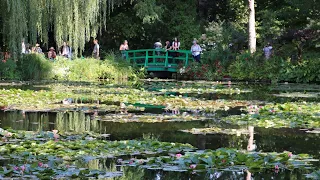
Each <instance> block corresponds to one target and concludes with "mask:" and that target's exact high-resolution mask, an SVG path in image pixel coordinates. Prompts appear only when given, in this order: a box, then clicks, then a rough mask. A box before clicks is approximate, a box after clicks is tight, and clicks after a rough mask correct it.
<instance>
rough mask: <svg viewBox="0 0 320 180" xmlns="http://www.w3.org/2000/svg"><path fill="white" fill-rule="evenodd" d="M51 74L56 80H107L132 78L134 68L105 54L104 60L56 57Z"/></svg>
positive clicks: (134, 76) (134, 75)
mask: <svg viewBox="0 0 320 180" xmlns="http://www.w3.org/2000/svg"><path fill="white" fill-rule="evenodd" d="M53 66H54V67H53V76H54V78H55V79H58V80H70V81H95V80H99V79H104V80H109V81H121V80H134V79H137V78H138V77H137V76H136V73H135V70H134V69H133V68H132V67H131V66H130V65H129V64H128V63H127V62H126V61H124V60H122V59H117V58H115V57H114V56H112V55H110V56H107V58H106V59H105V60H96V59H92V58H88V59H74V60H71V61H70V60H68V59H65V58H58V59H57V60H56V61H55V62H54V63H53Z"/></svg>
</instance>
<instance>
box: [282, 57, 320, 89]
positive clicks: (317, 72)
mask: <svg viewBox="0 0 320 180" xmlns="http://www.w3.org/2000/svg"><path fill="white" fill-rule="evenodd" d="M306 57H308V56H306ZM319 67H320V58H319V56H309V57H308V58H307V59H303V60H301V61H299V62H297V63H296V64H293V63H291V62H290V60H289V59H288V61H286V62H285V63H283V65H282V67H281V71H280V77H279V79H280V80H281V81H290V82H304V83H308V82H320V68H319Z"/></svg>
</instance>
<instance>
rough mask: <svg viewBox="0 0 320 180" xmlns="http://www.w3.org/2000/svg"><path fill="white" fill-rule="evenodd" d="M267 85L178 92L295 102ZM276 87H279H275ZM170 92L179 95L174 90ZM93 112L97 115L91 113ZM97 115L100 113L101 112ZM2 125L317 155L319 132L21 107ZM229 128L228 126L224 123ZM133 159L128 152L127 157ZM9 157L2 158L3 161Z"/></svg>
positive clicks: (124, 179) (99, 165)
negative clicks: (236, 131) (205, 131)
mask: <svg viewBox="0 0 320 180" xmlns="http://www.w3.org/2000/svg"><path fill="white" fill-rule="evenodd" d="M268 91H269V90H268V88H265V87H258V88H255V90H254V91H253V92H252V93H243V94H233V95H222V94H212V93H211V94H210V93H208V94H182V96H189V97H190V96H192V97H197V98H204V99H234V100H264V101H274V102H287V101H296V100H297V99H299V98H295V97H293V98H292V97H281V98H279V97H275V96H273V95H272V93H275V91H272V93H271V92H268ZM277 91H279V90H277ZM174 95H180V94H178V93H175V94H174ZM304 100H307V101H318V100H319V99H317V98H313V99H312V98H309V99H304ZM145 112H150V113H153V114H155V113H157V114H162V113H163V109H146V111H145ZM239 113H240V107H237V108H234V109H231V110H230V111H228V112H225V111H220V112H216V114H217V116H226V115H230V114H239ZM95 115H97V114H95ZM99 115H101V114H100V112H99ZM0 122H1V126H0V127H2V128H3V127H12V128H14V129H17V130H27V131H50V130H53V129H57V130H59V131H60V132H76V133H83V132H86V131H91V132H96V133H101V134H111V136H110V139H111V140H127V139H143V138H145V137H146V136H149V137H153V138H154V137H155V138H157V139H158V140H160V141H168V142H180V143H190V144H192V145H193V146H196V147H197V148H199V149H201V150H204V149H217V148H222V147H228V148H236V149H243V150H248V151H263V152H283V151H291V152H293V153H294V154H298V153H308V154H311V155H313V156H314V157H315V158H320V154H319V147H320V141H319V134H308V133H306V132H305V131H301V130H299V129H290V128H282V129H272V128H270V129H267V128H258V127H253V126H248V127H247V128H248V131H249V134H248V135H240V136H237V135H226V134H213V135H202V134H197V135H194V134H189V133H183V132H180V131H178V130H182V129H192V128H206V127H225V124H223V123H221V122H218V121H217V120H215V119H210V120H206V121H184V122H159V123H157V122H156V123H144V122H128V123H119V122H106V121H99V120H96V119H95V118H92V114H89V113H85V112H83V111H65V112H24V111H0ZM228 127H229V128H230V125H228ZM126 158H131V157H126ZM6 163H8V162H7V161H0V165H1V164H6ZM73 165H75V166H77V167H86V168H90V169H98V170H105V171H108V172H117V171H122V172H124V174H123V176H121V177H115V178H113V179H115V180H141V179H145V180H149V179H152V180H175V179H177V180H178V179H179V180H180V179H199V180H200V179H201V180H202V179H208V180H209V179H219V180H220V179H221V180H225V179H230V180H231V179H241V180H242V179H243V180H251V179H255V180H257V179H297V180H298V179H299V180H300V179H305V176H304V174H305V172H304V171H303V170H294V171H291V172H290V171H283V172H275V171H269V172H249V171H245V170H243V171H240V172H232V171H218V170H212V172H208V173H200V174H190V173H177V172H163V171H157V170H147V169H141V168H138V167H121V166H117V164H116V159H95V160H90V161H83V160H79V161H76V162H74V164H73Z"/></svg>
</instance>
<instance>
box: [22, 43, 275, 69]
mask: <svg viewBox="0 0 320 180" xmlns="http://www.w3.org/2000/svg"><path fill="white" fill-rule="evenodd" d="M21 44H22V47H21V53H22V54H31V53H37V54H44V53H43V51H42V49H41V47H40V45H39V44H38V43H36V45H35V46H34V47H31V46H30V45H29V44H25V42H24V40H22V43H21ZM93 44H94V47H93V51H92V57H93V58H95V59H100V45H99V43H98V40H97V39H94V40H93ZM180 45H181V43H180V41H179V40H178V38H176V37H175V38H174V39H173V40H172V42H170V41H169V40H167V41H166V42H165V44H164V46H162V43H161V40H160V39H158V40H157V41H156V42H155V43H154V45H153V48H154V49H155V50H156V54H157V55H158V56H159V55H160V54H161V52H163V50H164V51H169V52H168V53H169V56H171V57H178V56H179V52H177V51H178V50H180ZM119 50H120V52H121V56H122V58H123V59H126V58H127V57H126V56H127V53H126V51H127V50H129V44H128V41H127V40H125V41H124V42H123V43H122V44H121V45H120V48H119ZM272 50H273V48H272V46H271V44H270V43H268V44H267V45H266V46H265V47H264V48H263V52H264V55H265V58H266V59H270V57H271V56H272ZM201 52H202V48H201V46H200V45H199V44H198V43H197V40H196V39H194V40H193V42H192V46H191V54H192V57H193V59H194V60H195V61H196V62H199V63H200V57H201ZM58 55H59V56H61V57H65V58H67V59H71V58H72V48H71V47H70V46H69V44H68V42H63V44H62V46H61V47H60V48H59V51H58ZM47 56H48V59H50V60H54V59H55V58H56V57H57V53H56V50H55V49H54V47H50V48H49V51H48V54H47Z"/></svg>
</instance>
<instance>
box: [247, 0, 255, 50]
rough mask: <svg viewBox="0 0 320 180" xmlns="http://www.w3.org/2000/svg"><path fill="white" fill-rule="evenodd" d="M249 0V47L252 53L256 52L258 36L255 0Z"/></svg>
mask: <svg viewBox="0 0 320 180" xmlns="http://www.w3.org/2000/svg"><path fill="white" fill-rule="evenodd" d="M248 1H249V49H250V53H251V54H252V53H254V52H256V49H257V47H256V45H257V37H256V20H255V10H254V0H248Z"/></svg>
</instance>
